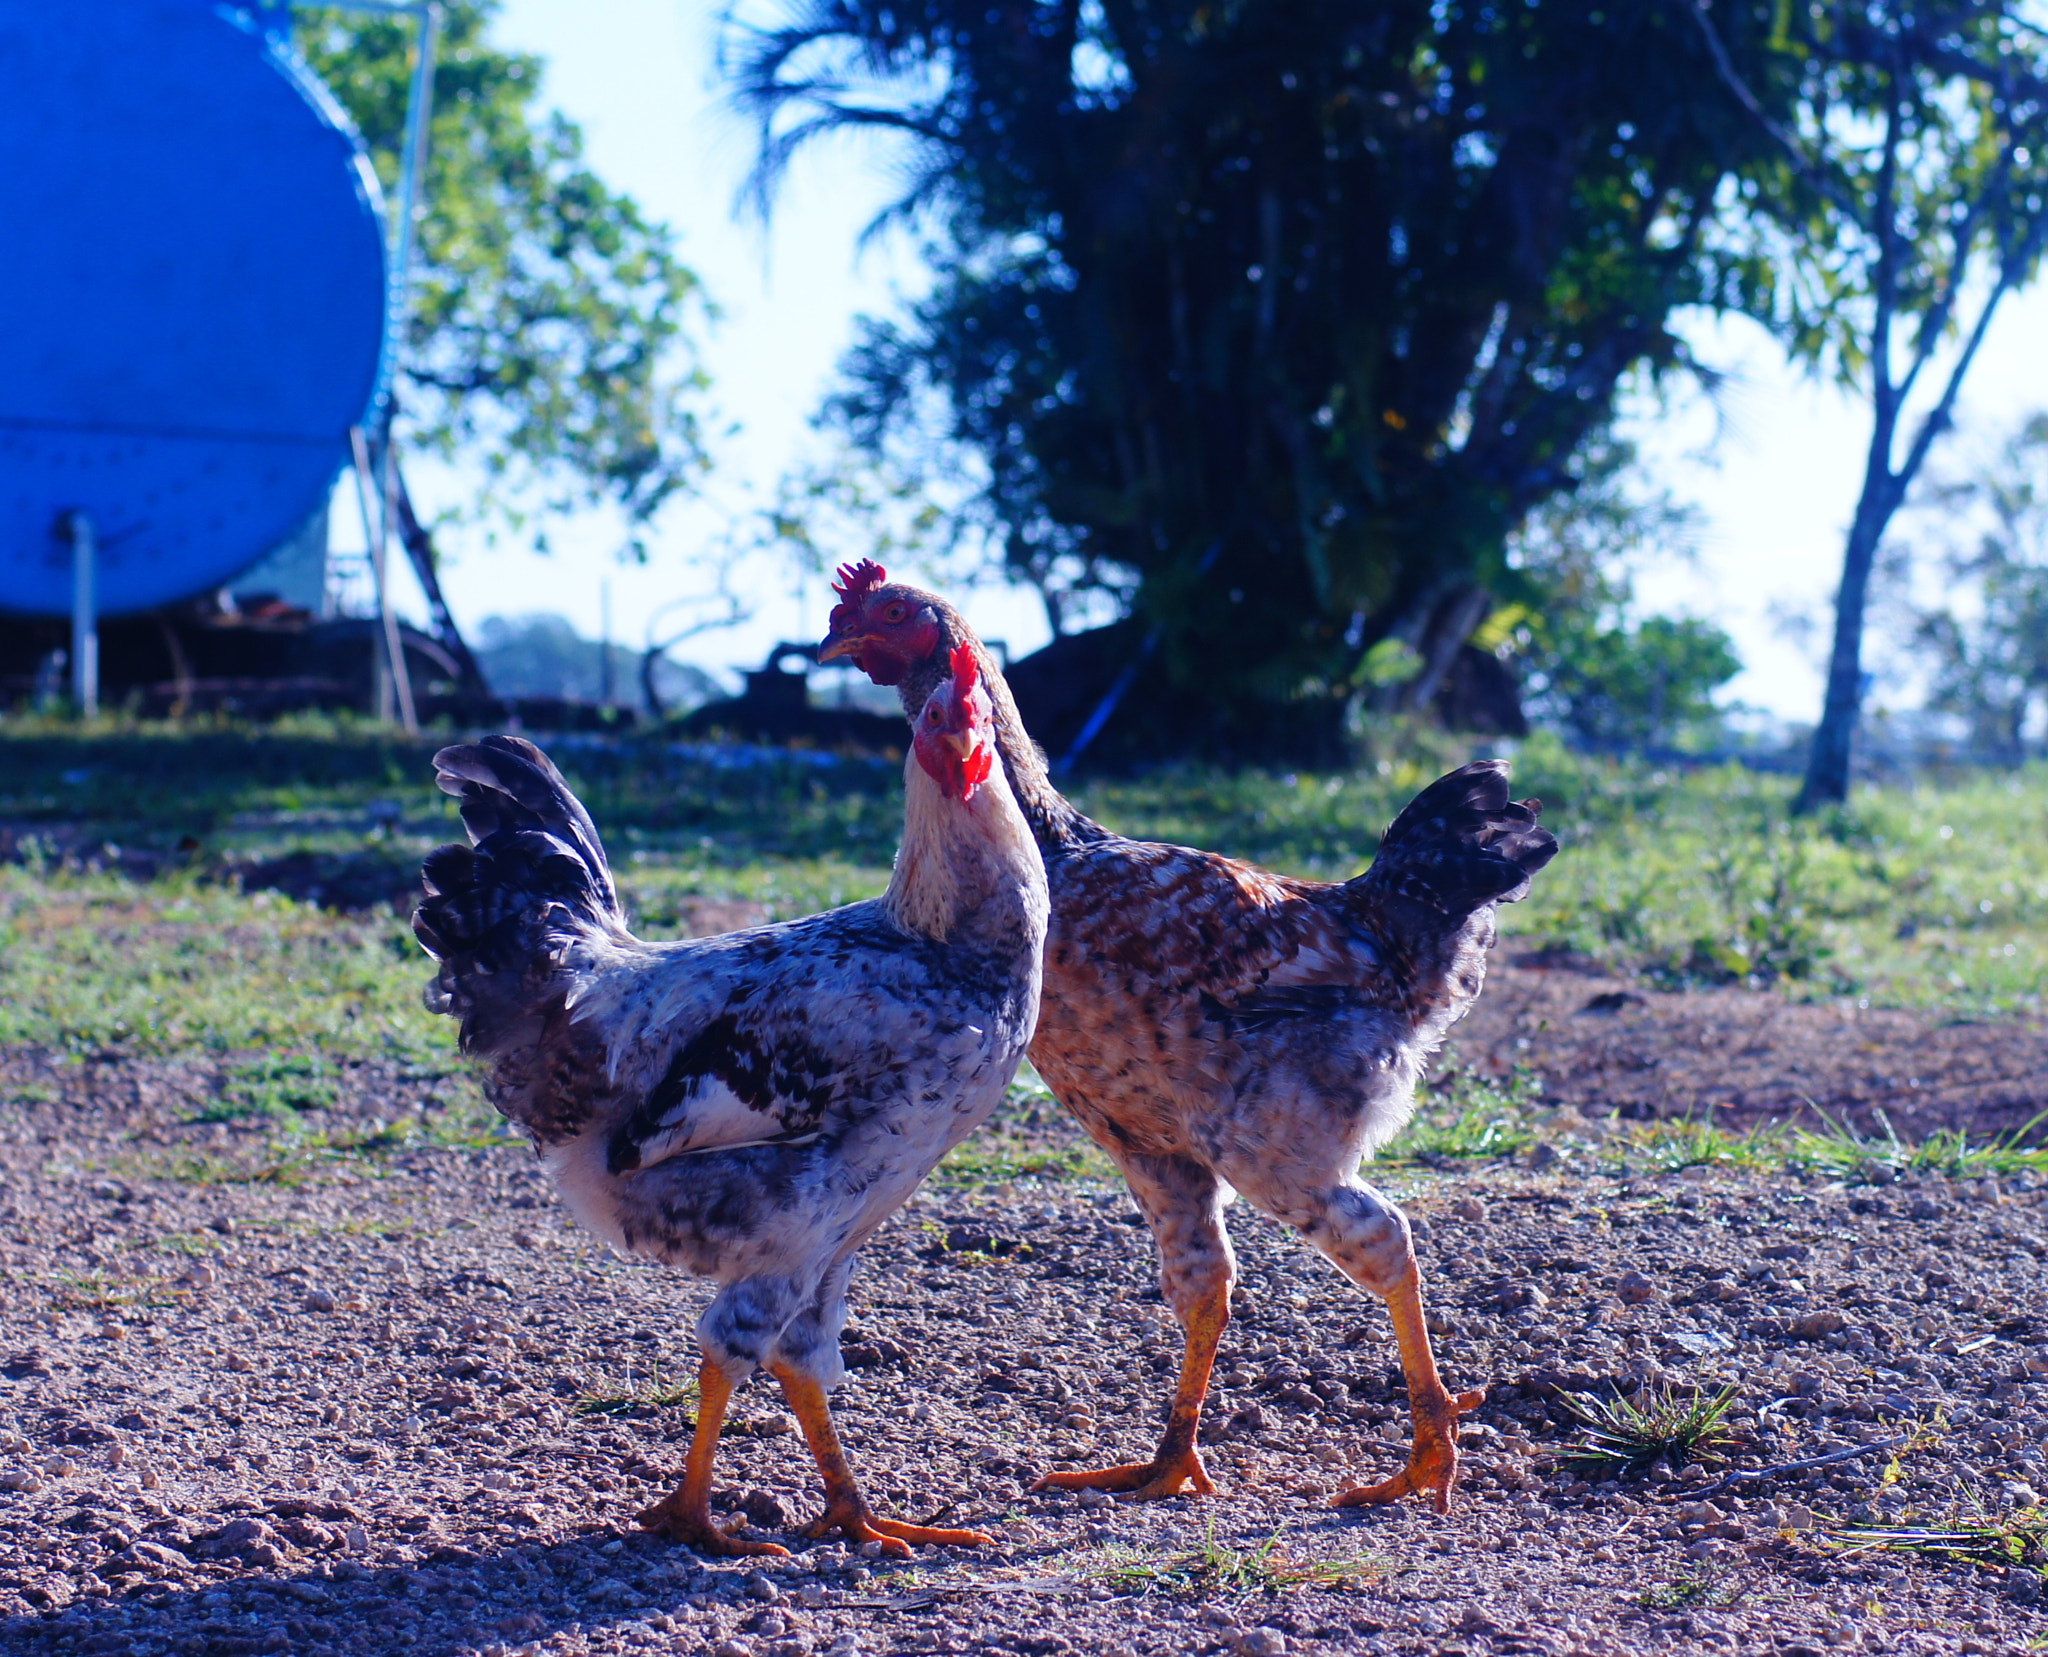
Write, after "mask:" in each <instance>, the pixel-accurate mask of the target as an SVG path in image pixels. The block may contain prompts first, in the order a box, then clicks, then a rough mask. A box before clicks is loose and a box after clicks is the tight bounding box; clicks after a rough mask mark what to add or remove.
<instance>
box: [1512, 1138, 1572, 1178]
mask: <svg viewBox="0 0 2048 1657" xmlns="http://www.w3.org/2000/svg"><path fill="white" fill-rule="evenodd" d="M1522 1161H1523V1163H1524V1165H1525V1166H1527V1167H1529V1168H1531V1169H1533V1170H1534V1171H1536V1172H1537V1173H1541V1172H1542V1171H1543V1170H1544V1169H1545V1168H1555V1167H1556V1166H1557V1165H1558V1164H1559V1163H1560V1162H1562V1161H1564V1152H1562V1151H1560V1150H1559V1149H1558V1148H1557V1147H1556V1146H1555V1145H1553V1144H1551V1143H1550V1142H1549V1141H1548V1140H1546V1141H1544V1143H1542V1144H1540V1145H1537V1146H1535V1147H1534V1148H1533V1149H1531V1151H1530V1152H1529V1154H1528V1155H1527V1156H1526V1157H1524V1158H1523V1159H1522Z"/></svg>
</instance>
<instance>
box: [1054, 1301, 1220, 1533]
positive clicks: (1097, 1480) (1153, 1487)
mask: <svg viewBox="0 0 2048 1657" xmlns="http://www.w3.org/2000/svg"><path fill="white" fill-rule="evenodd" d="M1229 1323H1230V1284H1229V1282H1228V1280H1225V1281H1223V1282H1222V1283H1220V1284H1219V1285H1218V1286H1217V1288H1216V1290H1215V1292H1214V1293H1213V1294H1211V1295H1209V1296H1208V1297H1207V1298H1205V1299H1203V1300H1201V1301H1199V1302H1197V1303H1196V1305H1195V1308H1194V1310H1193V1311H1191V1312H1190V1313H1189V1314H1188V1345H1187V1352H1186V1354H1185V1355H1184V1356H1183V1357H1182V1359H1181V1365H1180V1382H1179V1384H1178V1385H1177V1386H1176V1387H1175V1388H1174V1391H1173V1409H1172V1411H1171V1412H1170V1413H1169V1414H1168V1415H1167V1418H1166V1433H1165V1436H1164V1437H1162V1438H1161V1439H1160V1441H1159V1449H1158V1451H1157V1453H1156V1454H1154V1456H1153V1457H1152V1459H1151V1460H1150V1461H1146V1462H1137V1463H1134V1464H1133V1465H1131V1466H1128V1467H1098V1468H1095V1469H1092V1470H1091V1471H1088V1472H1078V1473H1047V1474H1046V1475H1045V1476H1044V1477H1043V1478H1041V1479H1040V1480H1039V1481H1038V1482H1037V1483H1036V1484H1034V1485H1033V1486H1032V1487H1031V1488H1032V1489H1033V1490H1116V1491H1122V1492H1126V1493H1128V1494H1129V1495H1131V1496H1132V1497H1134V1498H1136V1499H1137V1500H1139V1501H1148V1500H1152V1499H1155V1498H1157V1497H1161V1496H1178V1495H1179V1494H1180V1493H1181V1487H1182V1486H1183V1485H1193V1486H1194V1490H1195V1494H1196V1495H1198V1496H1212V1495H1214V1494H1215V1493H1216V1486H1215V1485H1213V1484H1211V1483H1210V1482H1209V1475H1208V1473H1207V1471H1206V1470H1205V1469H1204V1468H1203V1466H1202V1455H1201V1452H1200V1451H1199V1450H1197V1449H1196V1448H1195V1433H1196V1430H1197V1429H1198V1428H1199V1427H1200V1426H1201V1424H1202V1400H1203V1399H1204V1398H1206V1397H1207V1396H1208V1393H1209V1372H1210V1371H1211V1370H1212V1369H1214V1368H1215V1367H1216V1348H1217V1346H1218V1345H1219V1344H1221V1342H1222V1340H1223V1331H1224V1329H1225V1328H1227V1327H1228V1326H1229Z"/></svg>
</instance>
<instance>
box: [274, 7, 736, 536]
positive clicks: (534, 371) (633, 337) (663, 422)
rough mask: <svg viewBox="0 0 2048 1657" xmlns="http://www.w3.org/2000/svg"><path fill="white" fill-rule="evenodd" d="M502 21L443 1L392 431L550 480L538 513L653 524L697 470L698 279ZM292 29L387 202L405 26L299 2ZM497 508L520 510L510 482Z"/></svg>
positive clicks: (397, 145)
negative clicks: (606, 166) (602, 171)
mask: <svg viewBox="0 0 2048 1657" xmlns="http://www.w3.org/2000/svg"><path fill="white" fill-rule="evenodd" d="M497 11H498V5H497V0H443V3H442V6H441V17H442V33H441V45H440V52H439V56H438V62H437V65H436V70H435V77H434V117H433V124H432V132H431V135H430V139H429V143H428V156H427V170H426V178H425V180H424V181H423V186H422V191H421V205H422V208H423V213H422V216H421V218H420V221H419V241H418V252H417V255H416V266H415V269H414V272H413V282H412V320H411V329H410V333H409V335H408V337H407V340H406V349H405V354H404V358H403V362H402V365H401V366H402V373H403V384H402V385H401V387H400V388H399V389H400V393H401V395H400V399H399V401H400V406H401V413H402V414H403V416H404V419H403V421H402V424H401V426H400V436H401V439H402V440H403V441H406V442H409V443H411V444H414V445H417V446H418V447H421V448H424V449H427V450H429V451H431V452H434V453H436V454H441V455H445V456H452V455H454V454H456V453H457V452H458V451H459V452H461V453H462V454H463V455H464V456H465V457H466V458H468V459H471V460H474V461H477V462H480V463H481V464H482V465H483V466H484V467H485V469H486V470H487V471H488V472H489V474H490V475H491V477H492V478H493V479H494V480H497V481H498V482H499V483H501V484H502V485H503V486H505V488H510V489H512V490H514V491H517V490H521V489H525V488H527V487H529V486H531V487H538V488H540V489H541V490H543V491H544V497H545V507H546V510H549V511H559V510H563V509H565V508H568V507H571V506H574V505H577V504H581V503H584V502H591V501H597V500H609V501H612V502H614V503H616V504H617V505H618V506H620V507H622V508H623V509H624V510H625V512H626V514H627V516H628V517H629V519H631V520H632V521H633V522H635V523H640V522H644V521H645V520H646V519H647V518H648V517H649V516H650V515H651V514H652V513H653V512H654V511H655V509H656V508H657V507H659V506H660V505H661V503H662V502H663V501H664V500H666V499H667V498H668V497H669V496H670V495H672V494H674V493H675V492H676V491H677V490H678V489H681V488H684V487H686V486H687V485H688V484H689V482H690V480H691V479H692V478H693V477H694V476H695V475H696V474H697V473H698V472H700V471H701V470H702V469H703V466H704V464H705V459H704V451H703V443H702V434H701V432H700V430H699V427H698V422H697V416H696V414H695V413H694V411H693V403H694V401H695V399H696V396H697V394H698V393H699V392H700V391H701V390H702V388H703V386H704V384H705V380H704V377H703V375H702V374H701V373H700V372H699V371H698V370H697V369H696V368H695V367H694V365H693V364H692V362H691V358H692V356H693V351H692V349H691V343H690V340H689V337H688V333H687V329H688V325H689V322H690V318H691V316H692V312H693V309H694V310H701V308H702V295H701V293H700V290H699V284H698V281H697V278H696V277H695V275H693V274H692V273H691V271H690V270H689V269H688V268H687V267H685V266H684V265H683V264H682V262H681V261H680V260H679V259H678V258H677V257H676V254H675V251H674V248H673V242H672V237H671V235H670V232H669V231H668V229H667V228H666V227H665V226H662V225H660V224H656V223H653V222H651V221H650V220H648V219H647V218H646V217H645V216H644V215H643V214H642V213H641V211H640V208H639V207H638V206H637V205H636V204H635V203H634V202H633V200H632V199H631V198H630V197H628V196H623V195H620V194H618V193H617V192H615V191H613V190H611V189H610V188H608V187H607V186H606V185H605V183H604V181H603V180H601V179H600V178H598V177H597V176H596V174H594V173H593V172H591V170H590V169H589V167H588V166H587V165H586V164H585V162H584V159H583V137H582V134H581V133H580V132H579V131H578V130H577V128H576V126H575V124H574V123H573V122H571V121H568V120H566V119H564V118H563V117H562V116H561V115H559V114H553V113H546V112H543V110H542V109H541V107H540V93H541V69H542V65H541V60H540V59H538V58H536V57H532V56H529V55H526V54H523V53H516V52H507V51H504V50H501V49H500V48H498V47H496V46H494V45H493V44H492V43H491V41H490V39H489V30H490V24H491V21H492V19H493V18H494V17H495V16H496V14H497ZM293 32H294V38H295V40H296V43H297V45H298V48H299V50H300V51H301V53H302V54H303V55H304V56H305V57H306V59H307V61H308V62H309V63H310V64H311V65H312V67H313V68H314V70H315V71H316V72H317V73H318V74H319V75H320V77H321V78H322V79H323V80H324V81H325V82H326V83H327V85H328V87H329V88H330V89H331V90H332V91H333V93H334V95H335V97H336V98H338V99H339V100H340V102H341V104H342V106H343V108H345V109H346V110H347V111H348V113H349V115H350V116H351V118H353V120H354V121H355V123H356V126H357V128H358V130H359V131H360V132H361V133H362V135H363V140H364V142H365V144H366V145H367V146H368V148H369V151H370V157H371V160H372V162H373V163H374V165H375V166H376V169H377V174H378V177H379V179H380V180H381V181H382V183H383V185H384V188H385V191H386V193H387V195H389V194H392V193H393V192H395V191H396V188H397V184H398V166H399V154H400V151H401V149H402V147H403V142H404V135H405V112H406V97H407V93H408V90H409V87H410V77H411V74H412V67H413V62H414V54H415V50H416V46H415V30H414V25H413V23H412V21H411V20H410V19H399V18H388V17H376V16H366V15H365V14H364V13H362V12H359V11H350V10H347V9H344V8H332V9H327V8H319V7H305V8H302V9H299V10H298V11H297V12H296V13H295V16H294V31H293ZM486 504H488V505H489V506H490V507H492V508H493V509H495V510H496V511H498V512H500V513H503V514H506V515H510V508H509V505H508V501H507V497H506V494H505V492H504V488H499V487H494V488H493V490H492V492H491V496H490V499H489V501H488V502H487V503H486Z"/></svg>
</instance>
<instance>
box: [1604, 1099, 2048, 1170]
mask: <svg viewBox="0 0 2048 1657" xmlns="http://www.w3.org/2000/svg"><path fill="white" fill-rule="evenodd" d="M2044 1122H2048V1112H2044V1113H2043V1114H2042V1115H2040V1116H2036V1117H2035V1118H2034V1119H2033V1120H2032V1121H2030V1122H2027V1123H2025V1124H2023V1125H2022V1126H2020V1127H2018V1128H2015V1129H2014V1130H2013V1131H2012V1132H2010V1133H2008V1134H2003V1135H2000V1136H1999V1137H1997V1138H1995V1139H1984V1140H1972V1139H1971V1138H1970V1137H1969V1136H1968V1135H1967V1134H1965V1133H1963V1132H1962V1131H1960V1130H1946V1129H1944V1130H1942V1131H1941V1132H1938V1133H1935V1134H1932V1135H1930V1136H1929V1137H1928V1138H1927V1139H1925V1140H1922V1141H1921V1142H1920V1143H1918V1144H1909V1143H1907V1142H1906V1141H1903V1140H1901V1139H1900V1138H1899V1137H1898V1136H1897V1135H1896V1134H1895V1133H1892V1132H1890V1130H1889V1125H1887V1131H1886V1134H1885V1136H1884V1137H1882V1138H1865V1137H1863V1136H1862V1135H1859V1134H1856V1133H1854V1132H1852V1131H1850V1130H1849V1129H1848V1128H1846V1127H1844V1126H1842V1125H1841V1124H1839V1123H1833V1122H1830V1123H1829V1124H1828V1126H1827V1127H1825V1128H1823V1129H1813V1128H1803V1127H1788V1126H1783V1125H1764V1126H1759V1127H1756V1128H1752V1129H1750V1130H1749V1131H1747V1132H1744V1133H1733V1132H1730V1131H1729V1130H1728V1129H1726V1128H1721V1127H1717V1126H1716V1125H1715V1124H1713V1123H1712V1122H1710V1121H1704V1120H1701V1119H1698V1118H1693V1117H1684V1118H1674V1119H1671V1120H1668V1121H1659V1122H1643V1123H1637V1124H1631V1125H1629V1126H1628V1127H1626V1128H1624V1129H1621V1130H1620V1131H1617V1132H1614V1133H1612V1134H1610V1135H1609V1136H1608V1137H1607V1138H1606V1140H1605V1143H1604V1146H1603V1150H1602V1156H1603V1158H1604V1159H1605V1162H1606V1165H1607V1168H1608V1171H1610V1172H1614V1173H1618V1174H1624V1175H1626V1174H1634V1173H1638V1172H1641V1171H1644V1170H1645V1169H1647V1170H1649V1171H1652V1172H1658V1173H1676V1172H1677V1171H1678V1170H1680V1169H1683V1168H1694V1167H1720V1168H1733V1169H1739V1170H1742V1171H1744V1172H1750V1173H1779V1172H1784V1173H1796V1174H1813V1175H1819V1176H1821V1177H1823V1178H1827V1179H1838V1180H1842V1181H1845V1182H1847V1183H1852V1184H1875V1185H1888V1184H1890V1183H1892V1182H1893V1181H1895V1180H1897V1179H1900V1178H1903V1177H1906V1176H1908V1175H1914V1174H1922V1175H1925V1174H1939V1175H1941V1176H1942V1177H1944V1178H1947V1179H1986V1178H2010V1177H2012V1176H2014V1175H2018V1174H2048V1145H2042V1144H2038V1143H2029V1141H2031V1140H2033V1139H2034V1137H2035V1132H2036V1130H2037V1129H2038V1128H2039V1127H2040V1126H2041V1125H2042V1124H2043V1123H2044Z"/></svg>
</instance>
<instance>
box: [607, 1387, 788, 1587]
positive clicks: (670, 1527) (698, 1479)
mask: <svg viewBox="0 0 2048 1657" xmlns="http://www.w3.org/2000/svg"><path fill="white" fill-rule="evenodd" d="M731 1403H732V1382H731V1381H729V1380H727V1379H726V1374H725V1371H724V1370H722V1369H720V1368H719V1367H718V1366H717V1365H716V1364H714V1363H712V1362H711V1360H710V1359H708V1358H707V1359H705V1361H704V1365H703V1367H702V1368H701V1369H700V1370H699V1371H698V1372H697V1431H696V1435H695V1436H694V1437H693V1438H692V1439H691V1440H690V1458H689V1460H688V1461H686V1462H684V1463H683V1482H682V1483H681V1484H680V1485H679V1486H677V1487H676V1489H675V1491H674V1492H673V1493H672V1494H671V1495H668V1496H666V1497H664V1498H663V1499H662V1500H661V1501H659V1502H656V1503H655V1504H654V1506H652V1507H650V1508H649V1509H648V1510H647V1511H646V1512H645V1513H643V1514H641V1515H640V1523H641V1524H643V1525H645V1526H646V1527H647V1528H648V1529H649V1530H651V1531H653V1532H654V1533H655V1534H656V1535H659V1536H666V1537H668V1538H670V1539H671V1540H673V1541H677V1542H685V1543H688V1544H689V1545H690V1546H691V1547H693V1548H695V1549H696V1550H697V1551H698V1552H699V1553H702V1554H711V1555H715V1556H718V1557H722V1558H741V1557H745V1556H747V1555H751V1554H764V1553H766V1554H785V1555H786V1554H787V1553H788V1552H789V1549H787V1548H779V1547H777V1546H776V1545H775V1544H774V1543H773V1542H744V1541H741V1540H740V1539H739V1538H738V1537H736V1536H733V1535H731V1534H729V1533H728V1532H726V1531H724V1530H721V1529H720V1528H719V1527H718V1526H717V1525H714V1524H713V1523H712V1522H711V1464H712V1462H713V1461H714V1460H715V1459H716V1458H717V1455H718V1430H719V1428H721V1427H722V1426H724V1425H725V1412H726V1409H727V1407H728V1406H729V1405H730V1404H731Z"/></svg>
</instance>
